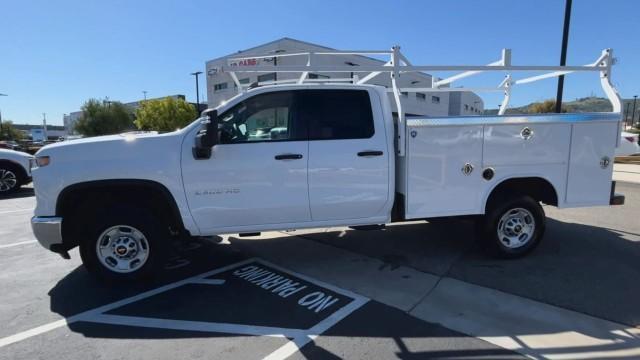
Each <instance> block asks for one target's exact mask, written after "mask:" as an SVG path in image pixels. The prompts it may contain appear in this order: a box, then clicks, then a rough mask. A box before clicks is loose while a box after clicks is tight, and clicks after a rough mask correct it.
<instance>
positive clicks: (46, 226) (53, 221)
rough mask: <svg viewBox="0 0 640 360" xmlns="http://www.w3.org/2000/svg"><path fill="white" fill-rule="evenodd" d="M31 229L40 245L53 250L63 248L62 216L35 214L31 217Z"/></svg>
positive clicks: (57, 250)
mask: <svg viewBox="0 0 640 360" xmlns="http://www.w3.org/2000/svg"><path fill="white" fill-rule="evenodd" d="M31 229H32V230H33V234H34V235H35V236H36V239H38V242H39V243H40V245H42V246H43V247H44V248H45V249H47V250H51V251H53V252H60V250H61V249H62V218H61V217H42V216H34V217H32V218H31Z"/></svg>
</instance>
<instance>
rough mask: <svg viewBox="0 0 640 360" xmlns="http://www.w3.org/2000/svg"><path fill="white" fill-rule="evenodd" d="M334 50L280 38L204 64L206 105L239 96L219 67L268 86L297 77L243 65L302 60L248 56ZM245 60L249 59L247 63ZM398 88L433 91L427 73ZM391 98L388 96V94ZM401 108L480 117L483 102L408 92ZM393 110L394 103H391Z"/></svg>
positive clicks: (381, 81) (346, 60)
mask: <svg viewBox="0 0 640 360" xmlns="http://www.w3.org/2000/svg"><path fill="white" fill-rule="evenodd" d="M327 50H334V49H331V48H328V47H325V46H321V45H317V44H311V43H308V42H305V41H300V40H295V39H290V38H282V39H279V40H276V41H272V42H269V43H266V44H263V45H259V46H256V47H253V48H250V49H247V50H242V51H238V52H237V53H234V54H229V55H226V56H223V57H220V58H217V59H213V60H209V61H207V62H206V75H207V81H206V82H207V102H208V106H209V107H217V106H218V105H220V104H221V103H222V102H224V101H226V100H228V99H230V98H231V97H233V96H235V95H236V94H237V93H238V89H237V87H236V85H235V83H234V81H233V80H232V79H231V76H230V75H229V74H228V73H224V72H221V71H220V69H221V67H222V66H227V65H231V66H236V67H237V69H238V70H237V72H236V74H237V76H238V79H239V81H240V83H241V84H247V85H248V84H252V83H255V82H268V81H276V80H288V79H296V78H299V77H300V74H299V73H275V72H273V73H251V72H245V73H243V72H242V70H241V67H242V66H243V65H259V66H269V65H271V66H275V65H306V62H307V58H306V57H305V56H287V57H278V58H255V59H252V58H251V55H256V56H258V55H268V54H281V55H282V54H287V53H298V52H309V51H327ZM239 57H242V58H245V59H244V60H239V61H236V60H233V59H234V58H239ZM247 58H248V59H247ZM314 63H315V64H316V65H325V66H327V65H337V66H344V65H349V66H353V67H354V69H356V68H357V67H358V66H367V65H380V64H382V63H384V62H383V61H381V60H378V59H374V58H370V57H365V56H360V55H340V56H335V55H332V56H322V55H318V56H316V57H315V58H314ZM366 74H367V73H358V72H354V73H352V74H348V73H347V74H346V75H345V73H329V72H327V73H324V72H323V73H309V75H308V78H309V79H323V78H345V77H351V78H352V77H354V76H358V77H360V78H362V77H364V76H366ZM368 83H369V84H375V85H382V86H386V87H391V79H390V77H389V76H388V75H384V74H381V75H378V76H376V77H374V78H373V79H371V80H370V81H369V82H368ZM399 87H400V88H402V87H414V88H416V87H417V88H429V87H432V76H431V75H429V74H426V73H403V74H402V75H401V76H400V79H399ZM390 96H391V94H390ZM401 99H402V105H403V107H404V110H405V113H406V114H407V115H425V116H452V115H480V114H482V112H483V111H484V103H483V101H482V99H481V98H480V97H479V96H478V95H476V94H475V93H473V92H469V91H452V92H449V91H446V92H444V91H441V92H410V93H402V96H401ZM391 103H392V106H395V105H394V102H393V101H392V102H391Z"/></svg>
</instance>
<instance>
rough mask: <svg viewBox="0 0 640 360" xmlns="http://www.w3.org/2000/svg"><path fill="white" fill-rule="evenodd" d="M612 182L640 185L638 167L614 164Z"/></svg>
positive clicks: (639, 166)
mask: <svg viewBox="0 0 640 360" xmlns="http://www.w3.org/2000/svg"><path fill="white" fill-rule="evenodd" d="M613 180H615V181H626V182H630V183H636V184H640V165H635V164H614V165H613Z"/></svg>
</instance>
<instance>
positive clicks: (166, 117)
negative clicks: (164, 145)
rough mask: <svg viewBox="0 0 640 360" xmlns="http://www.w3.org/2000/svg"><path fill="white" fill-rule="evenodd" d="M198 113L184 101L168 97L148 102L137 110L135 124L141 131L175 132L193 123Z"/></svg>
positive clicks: (143, 103) (144, 102)
mask: <svg viewBox="0 0 640 360" xmlns="http://www.w3.org/2000/svg"><path fill="white" fill-rule="evenodd" d="M196 117H198V112H197V111H196V109H195V107H194V106H193V105H191V104H189V103H188V102H186V101H184V100H182V99H175V98H171V97H166V98H164V99H158V100H147V101H143V102H142V103H141V104H140V107H139V108H138V110H136V120H135V124H136V126H137V127H138V129H140V130H155V131H160V132H168V131H175V130H177V129H180V128H182V127H185V126H186V125H188V124H189V123H191V122H192V121H193V120H194V119H195V118H196Z"/></svg>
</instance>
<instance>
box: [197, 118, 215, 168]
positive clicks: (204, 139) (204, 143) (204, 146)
mask: <svg viewBox="0 0 640 360" xmlns="http://www.w3.org/2000/svg"><path fill="white" fill-rule="evenodd" d="M204 116H205V117H206V118H207V119H206V120H205V121H206V127H205V128H204V129H202V130H200V131H198V134H197V135H196V139H195V142H196V143H195V146H194V147H193V157H194V158H195V159H196V160H203V159H209V158H211V148H213V146H214V145H216V144H217V143H218V142H219V132H218V110H212V111H207V112H205V113H204Z"/></svg>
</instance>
